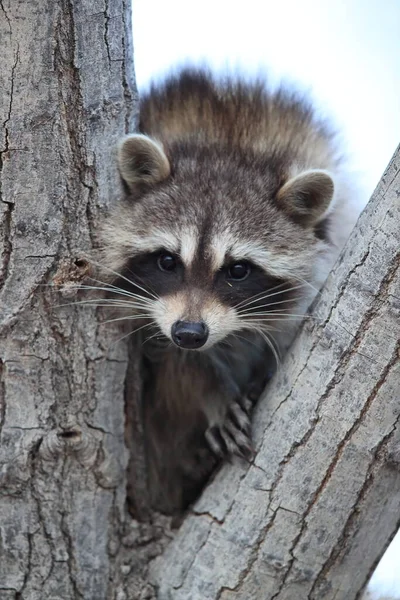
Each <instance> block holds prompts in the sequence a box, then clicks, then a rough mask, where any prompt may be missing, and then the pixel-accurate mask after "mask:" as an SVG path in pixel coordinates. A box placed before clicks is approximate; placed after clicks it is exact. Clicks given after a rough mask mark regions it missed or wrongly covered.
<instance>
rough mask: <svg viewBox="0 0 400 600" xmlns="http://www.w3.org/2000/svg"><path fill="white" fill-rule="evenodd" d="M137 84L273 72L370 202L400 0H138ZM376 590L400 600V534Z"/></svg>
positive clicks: (391, 86)
mask: <svg viewBox="0 0 400 600" xmlns="http://www.w3.org/2000/svg"><path fill="white" fill-rule="evenodd" d="M133 34H134V45H135V68H136V78H137V83H138V86H139V89H141V88H145V87H146V86H147V85H148V83H149V81H150V80H151V79H153V78H156V77H157V76H158V75H161V74H162V73H165V71H167V70H168V69H169V68H171V67H173V66H176V65H179V64H184V63H186V62H191V63H199V62H207V63H208V64H210V65H212V66H214V67H215V68H217V69H223V68H228V69H231V70H232V69H235V70H236V69H240V70H241V71H243V72H245V73H250V74H251V73H254V74H260V73H264V72H266V73H267V74H268V80H269V81H270V82H271V84H272V85H274V84H276V83H278V82H279V81H280V80H281V79H284V80H288V81H292V82H294V83H296V84H297V85H298V87H299V88H301V89H304V90H306V91H307V92H308V93H309V94H310V96H311V98H312V99H313V100H314V102H315V104H316V105H317V106H318V107H320V109H321V111H322V113H323V114H326V115H329V116H330V117H332V119H333V123H334V124H335V125H336V126H337V127H339V129H340V130H341V131H342V132H343V143H344V148H345V149H346V150H347V153H348V155H349V158H350V161H351V165H352V167H353V169H354V170H355V172H356V177H357V182H358V184H359V189H360V203H361V204H365V203H366V202H367V201H368V198H369V196H370V195H371V193H372V191H373V190H374V188H375V185H376V184H377V182H378V181H379V179H380V176H381V174H382V172H383V170H384V169H385V167H386V165H387V163H388V162H389V160H390V158H391V156H392V154H393V152H394V150H395V148H396V146H397V145H398V143H399V142H400V0H384V1H382V0H331V2H326V1H323V0H279V1H278V0H246V1H245V2H243V1H241V2H239V1H237V0H236V1H235V0H230V1H228V0H201V2H189V1H188V0H133ZM369 590H370V592H371V593H372V596H373V599H374V600H379V599H380V598H387V597H388V596H390V597H392V598H396V599H400V535H398V536H397V537H396V538H395V540H394V542H393V543H392V544H391V546H390V547H389V549H388V551H387V552H386V554H385V556H384V558H383V559H382V561H381V563H380V565H379V566H378V568H377V570H376V572H375V574H374V576H373V579H372V580H371V582H370V586H369Z"/></svg>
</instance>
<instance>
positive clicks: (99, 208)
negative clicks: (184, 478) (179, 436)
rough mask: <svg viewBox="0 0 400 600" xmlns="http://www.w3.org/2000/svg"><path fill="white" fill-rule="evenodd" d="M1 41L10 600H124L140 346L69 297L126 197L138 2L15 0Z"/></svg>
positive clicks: (1, 357) (1, 594)
mask: <svg viewBox="0 0 400 600" xmlns="http://www.w3.org/2000/svg"><path fill="white" fill-rule="evenodd" d="M0 39H1V52H2V66H1V71H0V92H1V93H0V123H1V124H2V128H1V129H0V150H1V153H0V158H1V162H0V169H1V171H0V184H1V188H0V192H1V196H0V200H1V202H0V226H1V229H0V232H1V239H0V253H1V261H0V327H1V329H0V430H1V471H0V473H1V480H0V598H1V600H9V599H11V598H12V599H14V598H15V599H17V598H18V599H26V600H36V599H37V600H44V599H52V600H55V599H58V600H61V599H63V600H67V599H72V598H74V599H75V598H76V599H78V598H84V599H85V600H87V599H91V598H93V599H96V600H101V599H106V598H107V599H110V598H114V597H116V598H117V597H118V598H119V599H122V598H123V597H124V596H123V594H124V592H123V584H122V583H121V582H122V580H123V578H124V577H125V576H126V575H127V574H126V572H124V571H121V569H120V566H119V565H120V563H121V561H122V560H123V556H122V555H123V551H122V550H123V546H121V543H120V541H119V540H120V538H121V537H122V536H123V535H124V527H125V523H126V522H127V521H126V518H127V517H126V514H125V496H126V492H125V487H126V482H125V470H126V464H127V451H126V447H125V444H124V403H123V395H124V376H125V371H126V366H127V352H126V347H125V346H124V345H123V344H118V345H115V344H113V342H114V341H115V331H114V332H112V331H111V330H109V329H108V328H104V327H103V328H102V327H100V326H99V323H98V319H97V315H96V311H95V310H93V309H88V308H84V309H82V308H81V309H79V308H76V307H72V306H64V307H61V308H57V307H56V306H55V305H56V304H58V305H60V304H67V303H70V302H73V301H74V300H75V299H76V296H75V295H74V292H73V286H74V285H76V283H79V282H80V281H81V280H82V278H83V277H84V275H85V274H86V271H87V264H86V262H85V260H84V259H83V258H82V253H84V252H87V251H88V250H89V249H90V248H91V247H92V246H93V243H94V242H95V239H94V234H93V232H94V230H95V225H96V222H98V220H99V219H101V217H102V215H103V214H104V212H105V210H106V209H107V208H108V206H109V205H110V203H111V202H112V201H113V200H115V197H116V195H117V194H118V189H119V182H118V178H117V173H116V169H115V161H114V156H113V149H114V146H115V144H116V141H117V139H118V138H119V137H120V136H121V135H123V134H124V133H125V132H127V131H132V129H133V126H134V117H135V110H136V108H137V107H136V102H135V87H134V81H133V55H132V47H131V39H132V33H131V19H130V2H129V0H112V1H110V2H108V1H107V0H101V1H100V0H94V1H93V0H79V1H78V0H60V1H59V2H54V1H53V0H1V1H0ZM51 281H54V282H56V283H57V284H60V285H62V287H63V290H64V294H63V295H62V296H60V295H58V294H56V293H54V292H53V291H52V290H51V289H50V288H49V287H47V286H46V285H43V284H47V283H49V282H51ZM128 518H129V517H128ZM129 519H130V518H129ZM128 525H130V522H129V523H128ZM136 538H138V535H137V536H136ZM136 538H135V539H136ZM128 543H129V540H128ZM131 543H132V542H131Z"/></svg>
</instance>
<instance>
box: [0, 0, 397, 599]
mask: <svg viewBox="0 0 400 600" xmlns="http://www.w3.org/2000/svg"><path fill="white" fill-rule="evenodd" d="M131 35H132V34H131V23H130V2H129V0H101V1H100V0H60V1H59V2H53V1H52V0H0V38H1V48H2V70H1V71H0V90H1V94H0V123H2V127H1V128H0V235H1V237H0V254H1V257H0V436H1V438H0V443H1V445H0V448H1V470H0V600H43V599H44V598H46V599H50V600H69V599H73V600H75V599H78V600H79V599H84V600H90V599H93V600H103V599H104V600H136V599H138V600H139V599H140V600H144V599H151V598H158V599H159V600H164V599H167V598H168V599H173V600H181V599H185V600H186V599H190V600H196V599H201V600H207V599H212V600H214V599H217V598H218V599H219V600H222V599H228V598H242V599H243V600H251V599H254V600H267V599H272V598H279V599H284V598H285V599H287V600H289V599H290V600H301V599H302V598H307V599H312V598H315V599H317V598H318V599H321V598H324V599H327V600H329V599H332V600H333V599H335V600H340V599H341V598H343V599H346V600H352V599H353V598H358V597H359V594H360V590H362V588H363V586H364V584H365V582H366V580H367V578H368V576H369V574H370V572H371V570H372V568H373V566H374V565H375V564H376V562H377V560H378V559H379V557H380V555H381V554H382V552H383V550H384V548H385V547H386V545H387V543H388V541H389V540H390V538H391V536H392V535H393V534H394V532H395V530H396V529H397V527H398V524H399V500H398V497H399V493H398V492H399V490H400V469H399V464H400V451H399V446H398V443H399V439H398V438H399V433H398V428H397V422H398V419H399V415H400V407H399V406H398V399H399V395H400V394H399V386H400V383H399V380H400V376H399V369H400V367H399V360H398V358H399V335H398V330H399V325H398V323H399V322H398V316H399V315H398V313H399V307H400V302H399V298H400V291H399V222H400V214H399V210H400V209H399V196H400V191H399V190H400V176H399V175H398V165H399V162H400V160H399V154H397V155H396V157H395V158H394V159H393V161H392V163H391V165H390V166H389V168H388V170H387V172H386V173H385V176H384V178H383V180H382V182H381V184H380V186H379V187H378V189H377V191H376V192H375V195H374V198H373V200H372V201H371V203H370V204H369V206H368V208H367V210H366V211H365V213H364V214H363V216H362V218H361V219H360V221H359V224H358V226H357V229H356V231H355V232H354V235H353V236H352V238H351V240H350V242H349V244H348V246H347V249H346V252H345V254H344V256H343V258H342V260H341V262H339V263H338V265H337V266H336V268H335V270H334V272H333V274H332V275H331V277H330V279H329V281H328V284H327V286H326V287H325V289H324V291H323V293H322V295H321V298H320V300H319V302H318V304H317V306H316V307H315V309H314V313H313V314H314V316H315V317H316V319H315V320H307V321H306V323H305V325H304V326H303V328H302V331H301V334H300V336H299V337H298V339H297V341H296V342H295V344H294V346H293V347H292V349H291V351H290V353H289V355H288V356H287V358H286V360H285V363H284V365H283V366H282V369H281V372H280V374H279V375H278V376H277V377H276V378H275V379H274V381H273V382H272V384H271V385H270V386H269V390H268V392H267V394H266V396H265V398H264V399H263V400H262V402H260V405H259V407H258V409H257V412H256V415H255V419H254V437H255V442H256V447H257V456H256V459H255V461H254V463H252V464H250V465H244V464H241V463H236V464H233V465H227V466H225V467H224V468H223V469H222V470H221V472H220V473H218V474H217V476H216V477H215V479H214V480H213V482H212V483H211V485H210V486H209V488H208V489H207V490H206V492H205V493H204V494H203V496H202V498H201V499H200V500H199V501H198V503H197V504H196V506H195V507H194V508H193V510H192V511H191V512H190V514H189V515H188V516H187V518H186V519H185V521H184V522H183V524H182V526H181V528H180V530H179V531H178V533H177V534H176V536H175V539H173V541H172V542H171V543H170V544H169V545H167V543H168V542H169V540H170V538H172V537H173V531H172V530H171V528H170V520H169V519H167V518H163V517H161V516H160V515H156V514H151V513H150V512H149V510H148V506H147V502H146V485H145V479H146V474H145V469H144V457H143V445H142V443H141V423H140V373H139V358H138V354H139V353H138V352H136V358H135V352H133V355H134V356H133V360H132V361H130V363H129V368H128V350H127V346H126V344H125V343H124V341H122V342H120V343H119V344H115V341H116V339H117V338H118V337H119V334H118V333H117V331H116V330H113V329H112V328H111V327H110V325H107V326H104V325H102V323H101V321H102V319H103V315H102V313H101V309H100V310H95V309H92V308H88V307H86V308H84V307H80V306H58V307H57V306H56V305H66V304H69V303H73V302H75V300H76V299H77V296H76V293H75V286H76V285H77V284H79V283H80V282H81V281H82V280H83V279H84V277H85V276H86V274H87V269H88V267H87V262H86V260H85V254H86V253H87V252H89V251H90V250H91V249H92V248H94V251H93V252H94V254H95V255H96V250H95V249H96V235H95V231H96V225H97V224H98V223H99V221H100V220H101V218H102V216H103V214H104V213H105V212H106V211H107V209H108V207H109V206H110V204H111V203H112V202H113V201H114V200H115V198H116V196H117V195H118V189H119V185H118V181H117V174H116V170H115V167H114V163H115V161H114V157H113V148H114V146H115V143H116V141H117V139H118V138H119V137H120V135H121V134H123V133H124V132H127V131H132V130H133V129H134V124H135V118H136V112H135V111H136V101H135V100H136V97H135V87H134V82H133V66H132V60H133V57H132V44H131ZM49 283H55V284H57V290H58V289H61V291H62V293H59V292H58V291H55V290H54V289H53V288H52V287H49V286H48V284H49ZM133 350H134V347H133ZM125 379H127V382H126V385H125ZM129 453H130V454H131V456H130V460H129V461H128V458H129V457H128V455H129ZM128 463H129V464H128ZM127 477H128V479H129V488H128V491H129V498H130V510H131V512H132V513H133V514H134V516H135V517H136V518H137V519H138V520H135V519H133V518H132V517H131V516H130V515H129V514H128V512H127V509H126V484H127ZM163 551H164V553H163ZM149 569H150V571H151V572H150V575H149Z"/></svg>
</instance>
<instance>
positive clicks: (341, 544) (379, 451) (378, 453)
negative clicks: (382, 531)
mask: <svg viewBox="0 0 400 600" xmlns="http://www.w3.org/2000/svg"><path fill="white" fill-rule="evenodd" d="M399 352H400V342H399V343H398V344H397V346H396V348H395V351H394V352H393V355H392V357H391V359H390V361H389V362H388V364H387V366H386V367H385V369H384V370H383V372H382V375H381V377H380V378H379V380H378V381H377V383H376V385H375V386H374V388H373V390H372V392H371V394H370V395H369V397H368V398H367V400H366V402H365V405H364V407H363V410H362V411H361V414H360V416H359V418H358V419H357V420H356V422H355V423H354V425H353V427H352V428H351V429H350V430H349V432H348V433H347V434H346V436H345V438H344V439H343V441H342V442H341V444H340V445H339V447H338V452H337V454H336V456H335V459H334V461H333V462H332V465H333V466H332V468H331V466H330V467H329V470H330V472H331V471H332V470H333V469H334V467H335V466H336V464H337V462H338V461H339V459H340V456H341V455H342V453H343V448H344V445H345V444H346V442H347V441H349V440H350V439H351V437H352V436H353V434H354V433H355V432H356V431H357V430H358V429H359V427H360V426H361V423H362V420H363V417H364V416H365V415H366V413H367V412H368V409H369V408H370V406H371V404H372V402H373V401H374V400H375V398H376V396H377V395H378V393H379V390H380V389H381V387H382V386H383V384H384V383H385V381H386V380H387V378H388V376H389V374H390V371H391V369H392V368H393V367H394V366H395V365H396V364H397V361H398V359H399ZM399 423H400V415H399V416H398V417H397V419H396V421H395V423H394V425H393V427H392V428H391V430H390V431H389V433H388V434H387V435H386V436H384V437H383V439H382V440H381V442H380V443H379V445H378V447H377V448H376V450H375V453H374V457H373V458H374V459H373V460H372V461H371V462H370V465H369V467H368V469H367V474H366V477H365V483H364V485H363V486H362V487H361V490H360V491H359V493H358V495H357V499H356V501H355V503H354V506H353V510H352V511H351V513H350V515H349V517H348V519H347V521H346V523H345V525H344V527H343V530H342V534H341V536H340V538H339V540H338V542H337V543H336V545H335V547H334V548H333V550H332V552H331V555H330V557H329V558H328V560H327V561H326V562H325V564H324V565H323V568H322V569H321V571H320V573H319V574H318V575H317V577H316V579H315V582H314V585H313V587H312V588H311V590H310V593H309V599H310V600H312V596H311V594H312V593H313V592H314V590H315V588H316V587H317V586H318V584H319V583H320V582H321V581H322V579H323V576H324V574H325V573H326V572H327V571H329V569H330V568H331V566H332V565H333V564H334V563H335V560H336V559H337V558H338V556H339V555H340V552H341V551H342V550H343V548H345V547H346V541H347V539H348V538H349V537H350V536H351V533H350V532H349V529H350V527H351V524H352V523H353V521H354V520H355V519H356V518H357V516H358V513H359V510H358V505H359V504H360V503H361V502H362V500H363V499H364V497H365V495H366V493H367V491H368V489H369V488H370V487H371V485H372V483H373V472H374V471H375V470H376V469H377V466H376V463H377V460H378V461H379V458H380V457H381V462H386V454H385V452H384V449H385V448H386V447H387V445H388V443H389V442H390V440H391V438H392V436H393V433H394V432H395V431H396V429H397V426H398V425H399ZM327 479H328V474H327V477H326V478H325V479H324V481H323V483H325V481H326V480H327ZM321 485H322V484H321Z"/></svg>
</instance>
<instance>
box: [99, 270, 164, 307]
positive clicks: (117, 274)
mask: <svg viewBox="0 0 400 600" xmlns="http://www.w3.org/2000/svg"><path fill="white" fill-rule="evenodd" d="M91 263H92V264H93V265H96V266H97V267H101V268H102V269H106V270H107V271H109V272H110V273H112V274H113V275H115V276H116V277H120V278H121V279H123V280H124V281H127V282H128V283H129V284H130V285H134V286H136V287H137V288H139V290H142V292H144V293H145V294H149V295H150V296H152V297H153V298H154V300H158V298H159V296H158V295H157V294H155V293H154V292H150V291H149V290H146V289H145V288H144V287H142V286H141V285H139V284H138V283H136V281H131V280H130V279H128V278H127V277H125V276H124V275H122V273H118V271H114V269H111V268H110V267H107V266H106V265H103V264H101V263H99V262H96V261H94V260H91Z"/></svg>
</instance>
